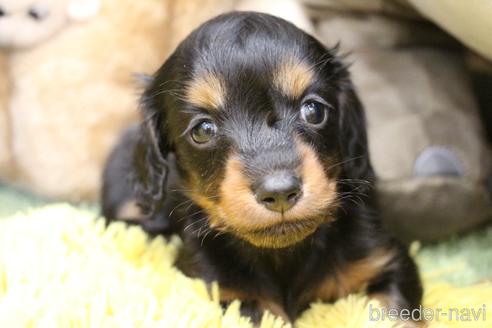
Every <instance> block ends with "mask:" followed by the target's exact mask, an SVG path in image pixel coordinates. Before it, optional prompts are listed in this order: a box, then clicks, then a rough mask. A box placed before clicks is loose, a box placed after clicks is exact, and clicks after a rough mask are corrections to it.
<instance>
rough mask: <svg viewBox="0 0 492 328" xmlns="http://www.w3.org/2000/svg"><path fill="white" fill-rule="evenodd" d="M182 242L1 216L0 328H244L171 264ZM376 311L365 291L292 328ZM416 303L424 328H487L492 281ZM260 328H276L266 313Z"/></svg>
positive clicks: (86, 222) (99, 226)
mask: <svg viewBox="0 0 492 328" xmlns="http://www.w3.org/2000/svg"><path fill="white" fill-rule="evenodd" d="M179 246H180V241H179V239H177V238H174V239H171V240H168V241H166V240H164V239H163V238H156V239H154V240H148V239H147V237H146V235H145V234H144V233H143V232H142V231H141V230H140V229H139V228H136V227H131V228H127V227H125V226H124V225H123V224H113V225H111V226H110V227H109V228H108V229H106V228H105V227H104V224H103V222H101V220H95V219H94V215H93V214H91V213H89V212H86V211H82V210H78V209H75V208H73V207H70V206H68V205H55V206H48V207H45V208H42V209H37V210H34V211H32V212H30V213H27V214H23V215H22V214H20V215H17V216H15V217H11V218H7V219H2V220H0V327H9V328H10V327H173V328H174V327H251V324H250V322H249V320H248V319H247V318H243V317H241V316H240V315H239V303H238V302H234V303H233V304H231V306H230V307H229V308H228V309H227V310H225V311H223V310H222V309H221V307H220V305H219V303H218V298H219V297H218V290H217V288H216V286H213V288H212V292H211V293H209V291H208V290H207V288H206V286H205V284H204V283H203V282H202V281H200V280H193V279H189V278H187V277H185V276H184V275H183V274H182V273H180V272H179V271H178V270H177V269H176V268H175V267H173V259H174V257H175V255H176V251H177V249H178V248H179ZM376 306H377V304H375V303H373V302H372V301H371V302H368V300H367V299H366V298H365V296H363V295H351V296H349V297H347V298H345V299H342V300H339V301H338V302H336V303H335V304H323V303H314V304H312V305H311V307H310V309H309V310H307V311H306V312H305V313H304V314H303V315H302V316H301V318H299V319H298V320H297V321H296V323H295V326H296V327H320V328H322V327H330V328H333V327H374V328H376V327H377V328H379V327H393V326H395V325H396V324H397V323H396V322H394V321H390V320H389V319H388V318H387V317H386V318H385V320H376V319H377V316H378V314H380V313H379V312H378V313H376V312H374V311H375V310H374V309H377V307H376ZM423 306H424V308H425V310H424V311H423V312H425V313H427V314H426V315H427V316H428V317H431V316H432V320H430V321H429V324H430V327H480V328H483V327H492V284H490V283H483V284H480V285H475V286H470V287H461V288H458V287H454V286H452V285H449V284H444V283H435V282H433V283H426V286H425V297H424V304H423ZM371 311H373V312H371ZM449 312H450V313H449ZM371 316H372V318H371ZM261 326H262V327H282V326H283V323H282V321H281V320H280V319H277V318H275V317H273V316H271V315H269V314H266V315H265V316H264V317H263V321H262V323H261Z"/></svg>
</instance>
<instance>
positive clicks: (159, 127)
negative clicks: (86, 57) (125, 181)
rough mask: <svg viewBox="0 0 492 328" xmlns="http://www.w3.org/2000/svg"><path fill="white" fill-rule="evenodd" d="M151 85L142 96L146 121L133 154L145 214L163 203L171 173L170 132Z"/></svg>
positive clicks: (141, 206) (134, 175)
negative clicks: (169, 159) (166, 132)
mask: <svg viewBox="0 0 492 328" xmlns="http://www.w3.org/2000/svg"><path fill="white" fill-rule="evenodd" d="M152 93H153V91H152V89H150V88H149V89H148V90H147V91H146V92H145V93H144V95H143V97H142V104H141V106H142V107H143V122H142V125H141V127H140V137H139V141H138V143H137V145H136V147H135V150H134V154H133V168H134V174H133V185H134V188H135V195H136V197H137V202H138V205H139V206H140V208H141V209H142V210H143V212H144V214H145V215H147V216H151V215H152V214H154V212H155V211H156V210H157V209H158V208H159V206H161V205H162V203H163V201H164V198H165V196H166V182H167V176H168V173H169V165H168V162H167V156H168V153H169V152H170V146H169V143H168V140H167V136H166V134H165V133H163V132H162V131H165V129H166V125H167V124H166V119H165V113H164V111H163V110H159V109H158V108H159V105H158V104H157V103H156V101H157V100H156V99H155V97H154V96H152Z"/></svg>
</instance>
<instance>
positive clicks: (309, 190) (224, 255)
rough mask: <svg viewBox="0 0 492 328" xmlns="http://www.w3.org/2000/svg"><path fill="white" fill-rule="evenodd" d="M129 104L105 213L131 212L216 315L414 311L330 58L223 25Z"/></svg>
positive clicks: (415, 292)
mask: <svg viewBox="0 0 492 328" xmlns="http://www.w3.org/2000/svg"><path fill="white" fill-rule="evenodd" d="M141 103H142V108H143V123H142V125H141V127H139V128H138V127H133V128H131V129H130V130H129V131H127V132H126V135H125V136H124V138H122V142H121V143H120V145H119V146H117V148H116V150H115V151H114V152H113V153H112V154H111V156H110V159H109V162H108V165H107V168H106V172H105V178H104V187H103V209H104V215H105V216H106V217H107V218H108V219H110V220H111V219H120V218H122V215H119V214H118V213H120V212H124V211H122V210H124V209H125V208H127V207H128V206H129V205H128V204H132V202H133V201H136V202H137V203H138V204H139V208H140V209H141V211H142V212H143V213H144V214H145V216H144V217H143V221H142V222H143V225H144V227H145V228H146V229H148V230H149V231H153V232H154V233H159V232H165V233H173V232H175V233H178V234H179V235H180V236H181V238H182V239H183V241H184V246H183V248H182V249H181V252H180V254H179V256H178V259H177V266H178V267H179V268H180V269H181V270H183V272H185V273H186V274H187V275H189V276H191V277H200V278H202V279H205V280H206V281H208V282H212V281H217V282H218V284H219V286H220V290H221V300H222V302H223V303H224V304H227V302H230V301H232V300H234V299H239V300H241V301H242V310H243V312H244V313H246V314H248V315H250V316H251V317H252V318H253V320H254V321H255V322H258V321H259V320H260V318H261V315H262V313H263V311H265V310H268V311H270V312H272V313H274V314H276V315H279V316H281V317H283V318H284V319H285V320H289V321H293V320H295V319H296V318H297V317H298V315H299V314H300V313H301V312H302V311H303V310H305V309H306V308H307V307H308V306H309V304H310V303H311V302H313V301H315V300H318V299H321V300H323V301H326V302H333V301H335V300H336V299H338V298H341V297H344V296H346V295H348V294H350V293H356V292H360V291H365V292H366V293H368V295H369V296H371V297H376V298H378V299H379V300H380V301H381V302H382V303H383V304H384V305H385V306H387V307H389V308H395V309H397V310H399V311H401V310H403V309H409V310H410V311H411V310H412V309H414V308H417V307H418V306H419V303H420V299H421V296H422V288H421V284H420V281H419V276H418V273H417V270H416V267H415V264H414V263H413V261H412V260H411V258H410V257H409V256H408V255H407V252H406V250H405V249H404V248H403V247H401V246H400V245H399V244H398V243H397V242H396V241H395V240H393V239H391V238H390V237H389V236H388V235H387V234H386V233H385V232H384V230H383V229H382V228H381V224H380V221H379V219H378V216H377V212H376V209H375V201H374V193H373V190H372V189H371V187H372V185H373V183H374V172H373V169H372V167H371V164H370V161H369V155H368V145H367V140H366V130H365V120H364V114H363V109H362V107H361V104H360V102H359V100H358V98H357V95H356V93H355V91H354V87H353V85H352V83H351V81H350V78H349V74H348V72H347V69H346V67H345V66H344V65H343V64H342V63H341V62H340V60H339V59H338V58H337V56H336V53H335V51H334V49H331V50H330V49H326V48H325V47H323V45H321V44H320V43H319V42H318V41H317V40H315V39H314V38H312V37H311V36H309V35H307V34H306V33H304V32H302V31H301V30H299V29H297V28H296V27H295V26H293V25H292V24H290V23H288V22H286V21H284V20H282V19H279V18H275V17H273V16H269V15H265V14H259V13H244V12H243V13H230V14H225V15H222V16H219V17H217V18H215V19H212V20H210V21H208V22H206V23H205V24H203V25H202V26H200V27H199V28H198V29H197V30H195V31H194V32H193V33H192V34H191V35H190V36H189V37H188V38H187V39H186V40H184V41H183V42H182V43H181V44H180V45H179V47H178V48H177V49H176V51H175V52H174V53H173V54H172V55H171V56H170V58H169V59H168V60H167V61H166V62H165V63H164V65H163V66H162V67H161V68H160V69H159V70H158V72H157V73H156V74H155V76H154V77H153V80H152V81H150V82H149V85H148V86H147V88H146V90H145V92H144V94H143V97H142V102H141ZM128 177H131V179H130V180H128ZM130 181H131V182H130ZM130 207H131V206H130ZM138 218H139V214H138V213H137V212H135V211H134V214H132V215H127V216H126V219H138ZM152 223H153V224H152Z"/></svg>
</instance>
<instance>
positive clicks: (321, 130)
mask: <svg viewBox="0 0 492 328" xmlns="http://www.w3.org/2000/svg"><path fill="white" fill-rule="evenodd" d="M349 85H350V84H349V83H348V81H347V79H346V73H345V70H344V68H343V67H342V66H341V65H340V64H339V63H338V61H337V60H336V59H335V58H334V56H333V55H332V54H331V53H329V52H328V51H326V50H325V49H324V48H323V47H322V46H321V45H320V44H319V43H317V42H316V41H315V40H314V39H312V38H311V37H309V36H308V35H306V34H304V33H303V32H301V31H300V30H298V29H297V28H295V27H294V26H292V25H291V24H289V23H287V22H285V21H282V20H280V19H277V18H273V17H271V16H267V15H260V14H230V15H226V16H222V17H219V18H217V19H215V20H213V21H211V22H209V23H207V24H205V25H204V26H202V27H201V28H199V29H198V30H197V31H195V32H194V33H193V34H192V35H191V36H190V37H189V38H188V39H187V40H185V41H184V43H183V44H182V45H181V46H180V47H179V48H178V49H177V50H176V52H175V53H174V55H173V56H171V58H170V59H169V60H168V62H167V63H166V64H165V65H164V66H163V67H162V68H161V70H160V71H159V72H158V74H157V76H156V80H155V81H154V83H153V85H152V86H150V87H149V89H148V90H147V92H146V94H145V97H144V99H146V101H147V103H151V105H150V106H149V107H151V108H153V111H154V113H153V115H155V116H157V118H156V119H155V120H156V125H155V126H156V128H157V134H158V137H159V139H160V140H159V144H160V147H161V149H162V148H165V149H167V150H168V151H173V152H174V153H175V155H176V159H177V163H178V169H179V173H180V177H181V183H182V186H181V187H182V189H183V190H185V192H186V193H187V194H188V195H189V196H190V197H191V198H192V199H193V200H194V201H195V202H196V203H197V204H199V205H200V206H201V207H203V208H204V209H205V211H206V212H207V214H208V218H209V219H208V220H209V221H208V225H209V226H210V227H212V228H215V229H217V230H222V231H226V232H229V233H232V234H234V235H236V236H238V237H239V238H241V239H244V240H246V241H248V242H250V243H251V244H253V245H255V246H259V247H269V248H280V247H286V246H289V245H291V244H295V243H297V242H299V241H301V240H303V239H304V238H306V237H307V236H308V235H310V234H311V233H313V232H314V231H315V230H316V228H317V227H318V226H319V225H320V224H321V223H324V222H328V221H330V220H333V218H334V214H335V210H336V208H337V206H338V204H339V199H340V197H339V190H338V189H339V188H338V183H337V181H338V180H339V178H340V176H341V175H342V170H343V169H342V166H341V165H340V163H341V161H343V160H344V159H345V160H346V159H347V158H346V157H347V154H346V153H344V151H343V150H342V149H340V144H341V143H342V144H343V143H344V142H350V140H342V139H343V131H341V118H342V115H341V113H340V111H341V110H346V109H345V108H342V107H343V106H342V105H343V104H341V102H345V103H347V102H348V101H349V99H345V100H344V99H341V95H342V93H343V92H344V90H345V89H347V88H348V87H349ZM163 145H165V146H163Z"/></svg>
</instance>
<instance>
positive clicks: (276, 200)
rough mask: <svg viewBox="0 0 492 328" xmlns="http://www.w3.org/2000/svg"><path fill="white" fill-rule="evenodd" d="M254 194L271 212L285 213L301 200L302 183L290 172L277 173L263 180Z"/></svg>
mask: <svg viewBox="0 0 492 328" xmlns="http://www.w3.org/2000/svg"><path fill="white" fill-rule="evenodd" d="M254 192H255V195H256V199H257V200H258V202H259V203H260V204H262V205H264V206H265V207H266V208H268V209H269V210H271V211H275V212H281V213H283V212H285V211H287V210H289V209H290V208H292V207H293V206H294V205H295V204H296V203H297V201H298V200H299V198H301V194H302V191H301V181H300V179H299V178H298V177H297V176H296V175H294V174H292V173H290V172H286V171H280V172H275V173H273V174H270V175H267V176H266V177H265V178H263V180H262V181H261V182H260V183H259V184H258V186H257V187H256V188H255V190H254Z"/></svg>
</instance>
